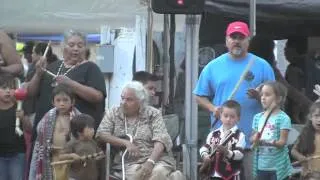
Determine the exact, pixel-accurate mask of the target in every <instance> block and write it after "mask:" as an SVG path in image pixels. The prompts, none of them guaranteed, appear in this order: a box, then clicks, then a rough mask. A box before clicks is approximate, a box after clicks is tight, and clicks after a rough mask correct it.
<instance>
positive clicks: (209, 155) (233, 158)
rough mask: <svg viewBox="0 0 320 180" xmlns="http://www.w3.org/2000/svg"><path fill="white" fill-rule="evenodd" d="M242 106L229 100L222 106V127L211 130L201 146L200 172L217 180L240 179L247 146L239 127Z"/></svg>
mask: <svg viewBox="0 0 320 180" xmlns="http://www.w3.org/2000/svg"><path fill="white" fill-rule="evenodd" d="M240 111H241V106H240V104H239V103H238V102H237V101H234V100H228V101H226V102H225V103H223V105H222V107H221V116H220V119H221V122H222V125H221V127H220V128H218V129H215V130H214V131H212V132H210V133H209V135H208V137H207V140H206V144H205V145H203V146H202V147H201V148H200V156H201V158H202V160H203V164H202V166H201V168H200V173H201V174H202V175H204V176H209V178H211V179H215V180H220V179H221V180H226V179H230V180H238V179H240V170H241V161H242V159H243V156H244V155H243V151H244V148H245V146H246V142H245V135H244V133H242V132H241V131H240V130H239V129H238V127H237V123H238V121H239V120H240Z"/></svg>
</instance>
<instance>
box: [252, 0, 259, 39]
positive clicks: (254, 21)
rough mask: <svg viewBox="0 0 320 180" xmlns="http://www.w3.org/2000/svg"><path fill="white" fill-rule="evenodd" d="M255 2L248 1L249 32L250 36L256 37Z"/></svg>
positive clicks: (253, 0)
mask: <svg viewBox="0 0 320 180" xmlns="http://www.w3.org/2000/svg"><path fill="white" fill-rule="evenodd" d="M256 8H257V5H256V0H250V32H251V36H255V35H256V17H257V14H256V13H257V12H256Z"/></svg>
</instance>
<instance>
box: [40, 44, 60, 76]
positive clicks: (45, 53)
mask: <svg viewBox="0 0 320 180" xmlns="http://www.w3.org/2000/svg"><path fill="white" fill-rule="evenodd" d="M50 45H51V41H49V42H48V45H47V47H46V50H45V51H44V53H43V56H42V57H43V58H45V57H47V54H48V51H49V48H50ZM42 70H43V71H45V72H46V73H47V74H49V75H50V76H52V77H53V78H55V77H57V75H55V74H53V73H52V72H51V71H49V70H47V69H45V68H42Z"/></svg>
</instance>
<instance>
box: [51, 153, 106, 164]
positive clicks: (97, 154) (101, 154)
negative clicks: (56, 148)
mask: <svg viewBox="0 0 320 180" xmlns="http://www.w3.org/2000/svg"><path fill="white" fill-rule="evenodd" d="M102 157H105V155H104V153H103V151H101V152H99V153H93V154H88V155H85V156H81V157H80V159H81V160H89V159H97V158H102ZM74 161H76V160H74V159H70V160H64V161H55V162H52V163H51V166H55V165H61V164H70V163H73V162H74Z"/></svg>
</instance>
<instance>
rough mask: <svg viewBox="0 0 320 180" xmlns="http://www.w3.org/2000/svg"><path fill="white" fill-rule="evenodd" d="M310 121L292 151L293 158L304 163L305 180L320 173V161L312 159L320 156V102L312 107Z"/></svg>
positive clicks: (303, 173) (303, 174)
mask: <svg viewBox="0 0 320 180" xmlns="http://www.w3.org/2000/svg"><path fill="white" fill-rule="evenodd" d="M308 119H309V120H308V121H307V122H306V125H305V126H304V128H303V129H302V131H301V134H300V136H299V137H298V139H297V141H296V143H295V145H294V146H293V149H292V150H291V154H292V156H293V157H294V158H295V159H297V160H298V161H300V162H302V167H303V168H302V174H301V176H302V178H303V179H305V177H307V176H310V175H311V174H314V173H318V174H319V173H320V159H316V158H314V159H312V157H315V156H319V155H320V102H315V103H314V104H313V105H312V106H311V107H310V111H309V115H308Z"/></svg>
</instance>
